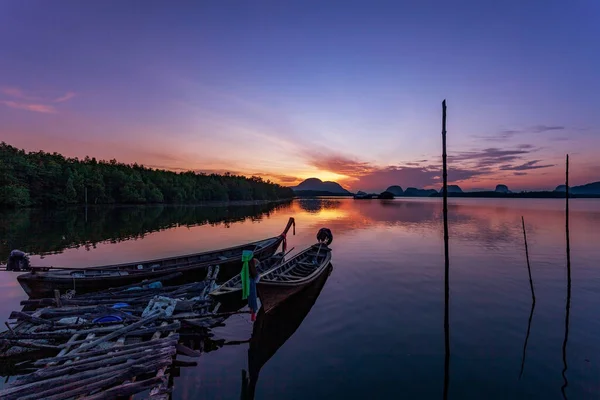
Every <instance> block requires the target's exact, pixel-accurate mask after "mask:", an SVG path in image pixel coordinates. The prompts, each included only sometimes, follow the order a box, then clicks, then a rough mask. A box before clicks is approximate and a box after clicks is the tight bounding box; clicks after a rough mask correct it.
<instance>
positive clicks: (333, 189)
mask: <svg viewBox="0 0 600 400" xmlns="http://www.w3.org/2000/svg"><path fill="white" fill-rule="evenodd" d="M292 190H293V191H294V192H300V191H312V192H329V193H335V194H347V195H351V194H352V193H350V192H349V191H347V190H346V189H344V188H343V187H342V186H341V185H340V184H339V183H337V182H329V181H326V182H323V181H322V180H320V179H318V178H308V179H306V180H305V181H303V182H301V183H300V184H299V185H298V186H294V187H292Z"/></svg>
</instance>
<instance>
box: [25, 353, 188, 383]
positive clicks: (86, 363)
mask: <svg viewBox="0 0 600 400" xmlns="http://www.w3.org/2000/svg"><path fill="white" fill-rule="evenodd" d="M175 353H176V350H175V348H173V347H165V348H162V349H159V350H154V349H152V350H148V351H143V352H142V351H140V352H138V353H137V354H136V353H134V354H126V355H119V356H116V357H104V358H102V359H101V360H97V361H90V360H87V359H82V360H78V361H75V362H73V363H71V364H66V365H60V366H55V367H47V368H42V369H40V370H37V371H35V372H33V373H31V374H29V375H25V376H23V377H22V378H20V379H19V380H18V381H16V382H18V384H19V385H23V384H26V383H31V382H35V381H38V380H44V379H50V378H54V377H58V376H64V377H66V376H68V375H70V374H73V373H78V372H84V371H88V370H92V369H100V368H105V367H108V366H111V365H117V364H121V365H123V366H124V365H126V364H127V362H128V361H130V362H133V360H135V361H136V362H137V363H144V362H148V361H153V360H154V359H155V358H160V357H166V356H172V355H174V354H175Z"/></svg>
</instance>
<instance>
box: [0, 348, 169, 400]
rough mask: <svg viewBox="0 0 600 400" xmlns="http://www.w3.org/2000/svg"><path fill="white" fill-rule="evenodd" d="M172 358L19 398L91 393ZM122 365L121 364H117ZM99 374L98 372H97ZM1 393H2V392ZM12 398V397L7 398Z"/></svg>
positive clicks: (56, 399) (60, 398)
mask: <svg viewBox="0 0 600 400" xmlns="http://www.w3.org/2000/svg"><path fill="white" fill-rule="evenodd" d="M170 362H171V359H170V358H168V359H163V360H160V361H156V362H153V363H152V364H147V365H133V366H131V367H130V368H128V369H126V370H121V373H120V374H115V373H114V371H112V372H109V373H105V374H103V375H99V376H93V377H91V378H88V379H85V380H79V381H75V382H71V383H69V384H67V385H63V384H61V385H59V386H58V387H52V388H50V389H47V390H44V391H43V392H37V393H32V394H30V395H28V396H24V397H19V400H38V399H45V400H63V399H69V398H71V397H74V396H78V395H81V394H85V393H89V392H91V391H93V390H97V389H101V388H105V387H110V386H112V385H114V384H116V383H119V382H123V381H125V380H127V379H131V378H133V377H134V376H137V375H140V374H147V373H150V372H152V371H155V370H156V369H157V368H159V367H160V366H162V365H165V364H170ZM116 367H120V366H116ZM89 372H91V373H94V372H95V371H89ZM96 375H97V373H96ZM0 394H1V393H0ZM7 400H10V399H7Z"/></svg>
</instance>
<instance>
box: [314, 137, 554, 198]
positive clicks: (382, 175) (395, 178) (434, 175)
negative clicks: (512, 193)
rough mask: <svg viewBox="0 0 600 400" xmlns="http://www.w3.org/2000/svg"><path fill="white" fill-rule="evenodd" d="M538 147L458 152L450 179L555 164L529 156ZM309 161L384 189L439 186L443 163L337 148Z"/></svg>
mask: <svg viewBox="0 0 600 400" xmlns="http://www.w3.org/2000/svg"><path fill="white" fill-rule="evenodd" d="M538 150H539V149H538V148H536V147H534V146H533V145H531V144H521V145H518V146H516V148H499V147H489V148H485V149H481V150H471V151H462V152H457V153H454V154H451V155H449V156H448V161H449V163H450V165H449V170H448V179H449V181H450V182H453V183H461V182H464V181H466V180H473V179H479V178H480V177H484V176H488V177H492V176H494V175H495V174H498V173H499V172H500V171H515V172H517V173H518V174H517V175H524V174H525V172H524V171H529V170H536V169H542V168H548V167H551V166H553V165H552V164H542V161H541V160H539V159H535V160H528V158H529V157H531V155H532V154H533V153H534V152H536V151H538ZM306 161H307V163H309V164H310V165H311V166H313V167H316V168H317V169H319V170H324V171H329V172H333V173H336V174H339V175H343V176H347V177H348V178H347V179H345V180H342V181H343V183H344V184H346V185H347V186H350V187H351V188H352V189H360V190H383V189H385V188H386V187H388V186H389V185H400V186H403V187H409V186H416V187H428V186H429V187H431V186H434V187H436V186H437V185H439V184H440V182H441V166H440V163H439V162H437V161H427V160H423V161H427V162H421V163H416V162H408V163H400V164H399V165H383V166H382V165H377V164H375V163H371V162H367V161H362V160H360V159H357V158H355V157H349V156H345V155H341V154H339V153H335V152H330V153H326V152H320V153H317V154H315V153H307V154H306ZM340 183H342V182H340Z"/></svg>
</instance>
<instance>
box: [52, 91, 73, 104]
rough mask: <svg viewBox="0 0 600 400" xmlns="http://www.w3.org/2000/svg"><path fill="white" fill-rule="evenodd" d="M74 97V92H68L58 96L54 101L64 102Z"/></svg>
mask: <svg viewBox="0 0 600 400" xmlns="http://www.w3.org/2000/svg"><path fill="white" fill-rule="evenodd" d="M73 97H75V93H74V92H67V93H65V94H63V95H62V96H60V97H57V98H56V99H54V100H53V101H54V103H62V102H64V101H67V100H70V99H72V98H73Z"/></svg>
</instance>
